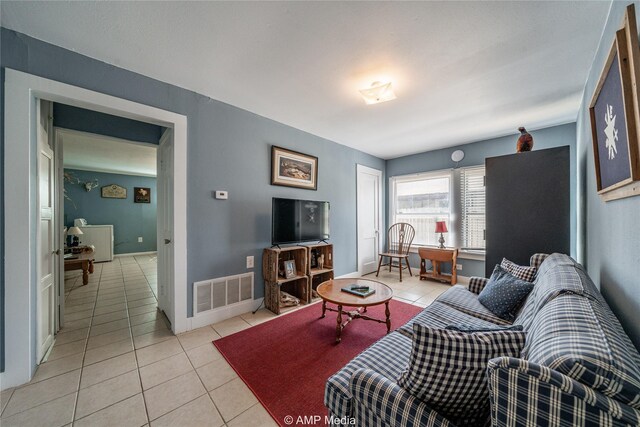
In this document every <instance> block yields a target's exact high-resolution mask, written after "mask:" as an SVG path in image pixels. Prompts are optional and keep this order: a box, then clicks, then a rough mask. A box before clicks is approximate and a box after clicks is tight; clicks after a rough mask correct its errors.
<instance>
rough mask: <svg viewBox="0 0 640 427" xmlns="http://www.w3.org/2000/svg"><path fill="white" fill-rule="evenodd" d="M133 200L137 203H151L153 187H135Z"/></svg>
mask: <svg viewBox="0 0 640 427" xmlns="http://www.w3.org/2000/svg"><path fill="white" fill-rule="evenodd" d="M133 201H134V202H135V203H151V189H150V188H148V187H133Z"/></svg>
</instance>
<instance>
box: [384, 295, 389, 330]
mask: <svg viewBox="0 0 640 427" xmlns="http://www.w3.org/2000/svg"><path fill="white" fill-rule="evenodd" d="M384 307H385V310H384V314H385V315H386V316H387V333H389V332H391V312H390V311H389V301H387V302H385V303H384Z"/></svg>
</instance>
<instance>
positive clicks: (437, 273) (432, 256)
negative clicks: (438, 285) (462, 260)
mask: <svg viewBox="0 0 640 427" xmlns="http://www.w3.org/2000/svg"><path fill="white" fill-rule="evenodd" d="M418 254H419V255H420V280H427V279H433V280H438V281H440V282H444V283H449V284H451V285H455V284H456V283H458V271H457V268H456V260H457V259H458V250H457V249H446V248H445V249H439V248H419V249H418ZM426 260H429V261H431V265H432V266H433V268H432V269H431V270H427V267H426V262H425V261H426ZM443 262H450V263H451V274H447V273H443V272H442V263H443Z"/></svg>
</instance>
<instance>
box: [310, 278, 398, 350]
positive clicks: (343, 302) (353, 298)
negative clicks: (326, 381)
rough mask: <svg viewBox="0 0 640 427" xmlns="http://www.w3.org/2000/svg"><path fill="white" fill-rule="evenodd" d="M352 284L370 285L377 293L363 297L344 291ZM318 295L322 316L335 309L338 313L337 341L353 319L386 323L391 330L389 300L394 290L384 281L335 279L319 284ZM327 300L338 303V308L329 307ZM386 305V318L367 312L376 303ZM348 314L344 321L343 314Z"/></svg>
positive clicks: (388, 330) (388, 329)
mask: <svg viewBox="0 0 640 427" xmlns="http://www.w3.org/2000/svg"><path fill="white" fill-rule="evenodd" d="M350 285H361V286H368V287H369V288H372V289H375V293H374V294H372V295H369V296H367V297H361V296H357V295H353V294H350V293H347V292H343V291H342V290H341V289H342V288H344V287H346V286H350ZM317 292H318V295H319V296H320V298H322V316H321V317H320V318H323V317H325V313H326V311H327V310H328V311H334V312H336V313H338V318H337V319H336V342H340V341H341V340H342V330H343V329H344V328H345V327H346V326H347V325H348V324H349V323H350V322H351V321H352V320H353V319H358V318H360V319H363V320H372V321H374V322H378V323H385V324H386V325H387V333H389V332H390V331H391V312H390V311H389V301H390V300H391V298H392V297H393V290H392V289H391V288H390V287H388V286H387V285H385V284H384V283H380V282H376V281H374V280H368V279H333V280H327V281H326V282H322V283H321V284H320V285H318V289H317ZM327 302H330V303H333V304H336V305H337V306H338V309H337V310H336V309H335V308H332V307H327ZM380 304H384V305H385V316H386V319H385V320H381V319H375V318H373V317H369V316H367V315H366V314H363V313H366V312H367V307H371V306H374V305H380ZM345 306H347V307H356V310H352V311H343V310H342V309H343V307H345ZM343 315H346V316H347V320H346V321H345V322H344V323H343V322H342V316H343Z"/></svg>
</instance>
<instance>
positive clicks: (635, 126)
mask: <svg viewBox="0 0 640 427" xmlns="http://www.w3.org/2000/svg"><path fill="white" fill-rule="evenodd" d="M637 34H638V32H637V27H636V20H635V11H634V9H633V5H631V7H630V8H627V16H626V18H625V25H624V28H623V29H621V30H619V31H617V32H616V37H615V40H614V42H613V46H612V47H611V50H610V52H609V56H608V58H607V61H606V63H605V66H604V69H603V70H602V73H601V75H600V80H599V81H598V84H597V86H596V89H595V91H594V95H593V98H592V100H591V103H590V105H589V115H590V118H591V133H592V139H593V156H594V160H595V171H596V185H597V190H598V193H599V194H600V195H601V196H602V197H603V199H604V200H605V201H609V200H615V199H619V198H623V197H629V196H632V195H634V191H637V190H638V189H640V184H639V183H638V182H637V181H638V180H640V140H639V133H638V132H640V112H639V106H638V104H639V101H640V99H639V98H638V92H637V88H636V82H638V83H640V82H639V80H640V79H639V78H638V77H639V76H640V74H639V71H640V70H639V68H638V67H640V64H639V63H638V61H639V60H640V48H639V47H638V38H637ZM632 35H635V36H632ZM634 183H635V184H634ZM634 188H635V190H634ZM635 194H640V193H635Z"/></svg>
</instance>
